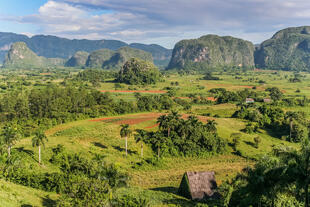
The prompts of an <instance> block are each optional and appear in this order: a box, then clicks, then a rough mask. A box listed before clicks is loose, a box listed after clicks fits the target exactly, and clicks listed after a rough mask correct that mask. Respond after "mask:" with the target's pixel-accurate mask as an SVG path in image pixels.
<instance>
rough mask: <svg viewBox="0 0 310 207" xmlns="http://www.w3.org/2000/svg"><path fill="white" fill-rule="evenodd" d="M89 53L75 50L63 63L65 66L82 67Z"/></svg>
mask: <svg viewBox="0 0 310 207" xmlns="http://www.w3.org/2000/svg"><path fill="white" fill-rule="evenodd" d="M88 56H89V53H88V52H85V51H78V52H76V53H75V54H74V55H73V56H72V57H71V58H70V59H69V60H68V61H67V62H66V64H65V66H67V67H84V66H85V65H86V62H87V59H88Z"/></svg>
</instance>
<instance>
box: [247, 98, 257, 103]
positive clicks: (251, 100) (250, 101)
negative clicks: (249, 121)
mask: <svg viewBox="0 0 310 207" xmlns="http://www.w3.org/2000/svg"><path fill="white" fill-rule="evenodd" d="M254 102H255V101H254V99H253V98H246V99H245V103H254Z"/></svg>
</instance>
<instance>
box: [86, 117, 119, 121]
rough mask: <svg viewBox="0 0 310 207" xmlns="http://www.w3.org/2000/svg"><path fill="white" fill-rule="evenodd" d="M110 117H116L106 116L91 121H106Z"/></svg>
mask: <svg viewBox="0 0 310 207" xmlns="http://www.w3.org/2000/svg"><path fill="white" fill-rule="evenodd" d="M108 119H114V117H104V118H99V119H92V120H89V121H94V122H98V121H104V120H108Z"/></svg>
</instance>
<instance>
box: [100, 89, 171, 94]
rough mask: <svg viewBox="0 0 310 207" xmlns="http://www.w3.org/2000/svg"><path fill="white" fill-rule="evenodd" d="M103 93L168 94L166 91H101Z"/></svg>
mask: <svg viewBox="0 0 310 207" xmlns="http://www.w3.org/2000/svg"><path fill="white" fill-rule="evenodd" d="M101 92H103V93H104V92H110V93H136V92H137V93H166V91H160V90H157V91H156V90H154V91H135V90H132V91H131V90H101Z"/></svg>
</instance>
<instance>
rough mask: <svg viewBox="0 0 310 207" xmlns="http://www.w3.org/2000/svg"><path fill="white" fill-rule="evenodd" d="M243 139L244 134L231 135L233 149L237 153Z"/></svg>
mask: <svg viewBox="0 0 310 207" xmlns="http://www.w3.org/2000/svg"><path fill="white" fill-rule="evenodd" d="M241 137H242V134H240V133H232V134H231V135H230V138H232V141H233V148H234V150H235V151H237V148H238V146H239V145H240V139H241Z"/></svg>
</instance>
